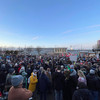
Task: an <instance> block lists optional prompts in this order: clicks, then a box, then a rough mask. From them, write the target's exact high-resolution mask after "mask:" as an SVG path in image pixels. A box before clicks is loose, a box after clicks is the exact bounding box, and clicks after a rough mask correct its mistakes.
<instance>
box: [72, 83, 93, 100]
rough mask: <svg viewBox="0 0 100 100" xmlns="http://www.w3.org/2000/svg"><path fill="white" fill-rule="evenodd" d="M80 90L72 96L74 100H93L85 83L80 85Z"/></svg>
mask: <svg viewBox="0 0 100 100" xmlns="http://www.w3.org/2000/svg"><path fill="white" fill-rule="evenodd" d="M78 87H79V89H78V90H76V91H75V92H74V94H73V96H72V100H93V98H91V97H92V94H91V92H90V91H89V90H88V89H87V86H86V84H85V83H84V82H80V83H79V84H78Z"/></svg>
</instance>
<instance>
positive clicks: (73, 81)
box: [69, 65, 78, 100]
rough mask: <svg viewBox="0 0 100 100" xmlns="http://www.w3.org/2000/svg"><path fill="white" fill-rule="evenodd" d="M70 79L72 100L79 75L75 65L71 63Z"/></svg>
mask: <svg viewBox="0 0 100 100" xmlns="http://www.w3.org/2000/svg"><path fill="white" fill-rule="evenodd" d="M69 81H70V100H72V95H73V93H74V91H75V90H76V87H77V84H78V75H77V73H76V70H75V69H74V65H70V76H69Z"/></svg>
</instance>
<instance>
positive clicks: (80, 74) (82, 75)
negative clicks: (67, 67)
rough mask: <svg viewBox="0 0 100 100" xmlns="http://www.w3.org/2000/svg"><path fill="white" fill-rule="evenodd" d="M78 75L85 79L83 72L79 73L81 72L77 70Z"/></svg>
mask: <svg viewBox="0 0 100 100" xmlns="http://www.w3.org/2000/svg"><path fill="white" fill-rule="evenodd" d="M78 75H79V77H84V78H85V75H84V73H83V71H81V70H78Z"/></svg>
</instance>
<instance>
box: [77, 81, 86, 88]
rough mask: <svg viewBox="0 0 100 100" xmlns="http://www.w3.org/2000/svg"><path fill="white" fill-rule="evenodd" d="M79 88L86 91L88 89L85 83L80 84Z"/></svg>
mask: <svg viewBox="0 0 100 100" xmlns="http://www.w3.org/2000/svg"><path fill="white" fill-rule="evenodd" d="M78 87H79V89H85V88H87V85H86V84H85V83H84V82H79V83H78Z"/></svg>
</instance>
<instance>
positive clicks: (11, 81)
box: [0, 55, 100, 100]
mask: <svg viewBox="0 0 100 100" xmlns="http://www.w3.org/2000/svg"><path fill="white" fill-rule="evenodd" d="M48 94H54V98H53V99H54V100H100V61H99V60H98V59H97V58H96V56H93V57H84V56H83V57H78V58H77V61H71V60H70V57H66V56H59V55H43V56H30V55H29V56H28V55H27V56H23V55H20V56H15V55H10V56H1V57H0V98H1V99H0V100H4V99H5V100H38V99H37V98H38V96H39V99H40V100H48V97H47V95H48Z"/></svg>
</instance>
